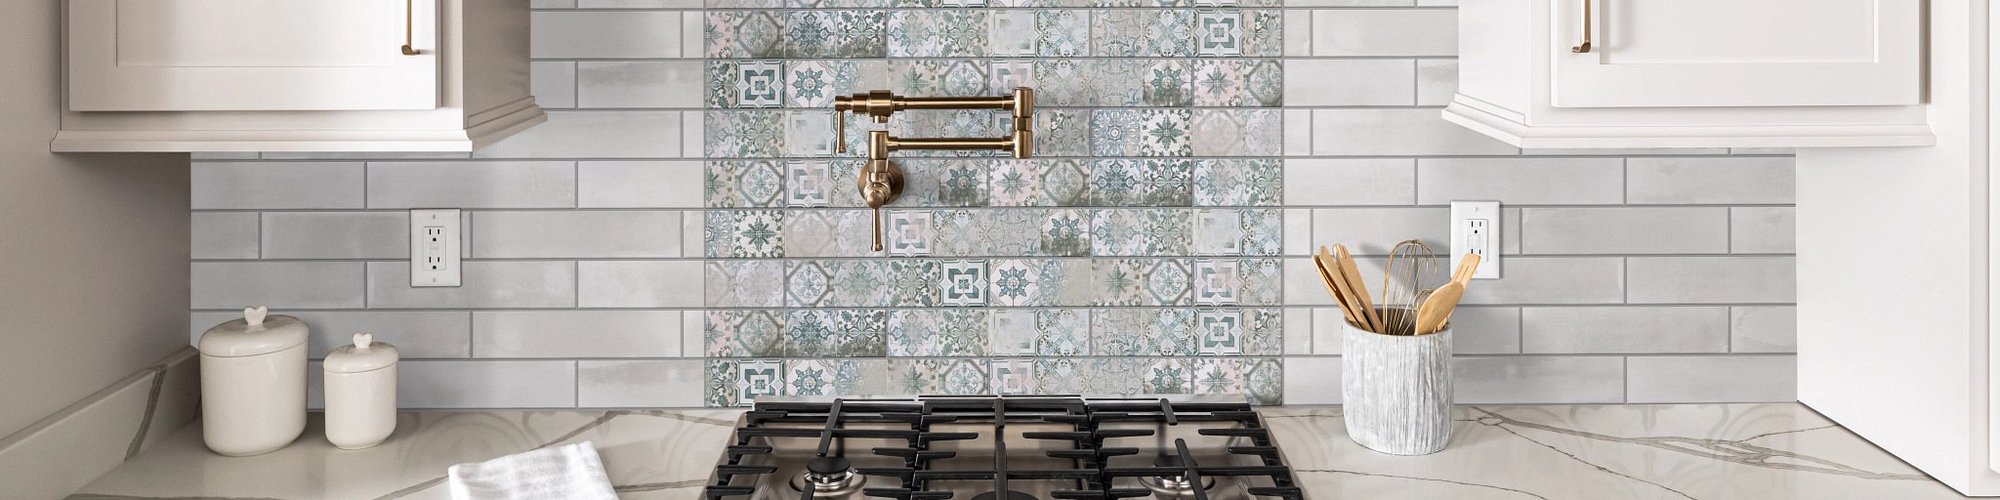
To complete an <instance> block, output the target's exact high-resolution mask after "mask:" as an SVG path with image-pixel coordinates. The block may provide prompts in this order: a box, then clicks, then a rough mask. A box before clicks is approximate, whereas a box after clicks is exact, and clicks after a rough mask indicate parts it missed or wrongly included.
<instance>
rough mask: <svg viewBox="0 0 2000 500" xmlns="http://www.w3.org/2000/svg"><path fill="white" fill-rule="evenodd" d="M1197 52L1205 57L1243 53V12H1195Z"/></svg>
mask: <svg viewBox="0 0 2000 500" xmlns="http://www.w3.org/2000/svg"><path fill="white" fill-rule="evenodd" d="M1194 33H1195V53H1196V54H1199V55H1201V56H1204V57H1213V56H1240V55H1243V12H1242V11H1236V10H1230V11H1200V12H1197V13H1196V14H1195V31H1194Z"/></svg>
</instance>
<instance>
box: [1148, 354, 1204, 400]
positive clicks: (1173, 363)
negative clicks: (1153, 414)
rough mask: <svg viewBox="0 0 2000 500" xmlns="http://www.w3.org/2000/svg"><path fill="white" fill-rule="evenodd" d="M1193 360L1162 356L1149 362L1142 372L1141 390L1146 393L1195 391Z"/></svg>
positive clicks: (1189, 392)
mask: <svg viewBox="0 0 2000 500" xmlns="http://www.w3.org/2000/svg"><path fill="white" fill-rule="evenodd" d="M1192 365H1193V360H1190V359H1173V358H1160V359H1153V360H1151V362H1150V363H1147V364H1146V366H1145V368H1144V371H1143V372H1141V375H1142V377H1143V378H1141V379H1140V380H1141V387H1140V390H1141V391H1144V392H1145V393H1146V394H1192V393H1194V373H1193V366H1192Z"/></svg>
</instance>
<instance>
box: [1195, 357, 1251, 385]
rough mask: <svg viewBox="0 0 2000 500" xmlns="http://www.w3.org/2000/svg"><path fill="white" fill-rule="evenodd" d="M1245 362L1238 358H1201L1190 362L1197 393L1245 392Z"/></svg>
mask: <svg viewBox="0 0 2000 500" xmlns="http://www.w3.org/2000/svg"><path fill="white" fill-rule="evenodd" d="M1243 365H1244V363H1243V360H1242V359H1238V358H1201V359H1195V360H1191V361H1189V362H1188V366H1189V371H1190V372H1191V375H1192V376H1193V377H1192V378H1193V380H1192V382H1193V384H1194V393H1195V394H1243V390H1244V389H1243V369H1244V366H1243Z"/></svg>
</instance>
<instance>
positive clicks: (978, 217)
mask: <svg viewBox="0 0 2000 500" xmlns="http://www.w3.org/2000/svg"><path fill="white" fill-rule="evenodd" d="M986 219H988V213H987V211H983V210H981V211H973V210H938V211H934V212H931V235H932V238H933V239H932V240H931V254H932V255H939V256H952V257H971V256H978V255H986V254H989V253H991V252H990V248H991V247H990V246H989V245H987V234H988V233H987V231H988V230H989V229H990V226H989V225H988V224H987V220H986Z"/></svg>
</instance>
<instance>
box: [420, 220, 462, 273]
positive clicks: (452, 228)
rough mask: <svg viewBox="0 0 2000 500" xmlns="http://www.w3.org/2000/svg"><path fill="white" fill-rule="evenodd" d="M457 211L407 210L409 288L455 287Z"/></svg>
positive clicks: (459, 233)
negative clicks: (408, 222) (408, 221)
mask: <svg viewBox="0 0 2000 500" xmlns="http://www.w3.org/2000/svg"><path fill="white" fill-rule="evenodd" d="M458 214H459V211H458V209H455V208H454V209H443V210H411V211H410V286H413V287H424V286H459V276H460V274H461V273H460V272H459V267H458V266H459V262H458V257H459V244H460V243H459V238H460V235H462V234H463V233H462V232H460V231H459V223H458Z"/></svg>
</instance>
